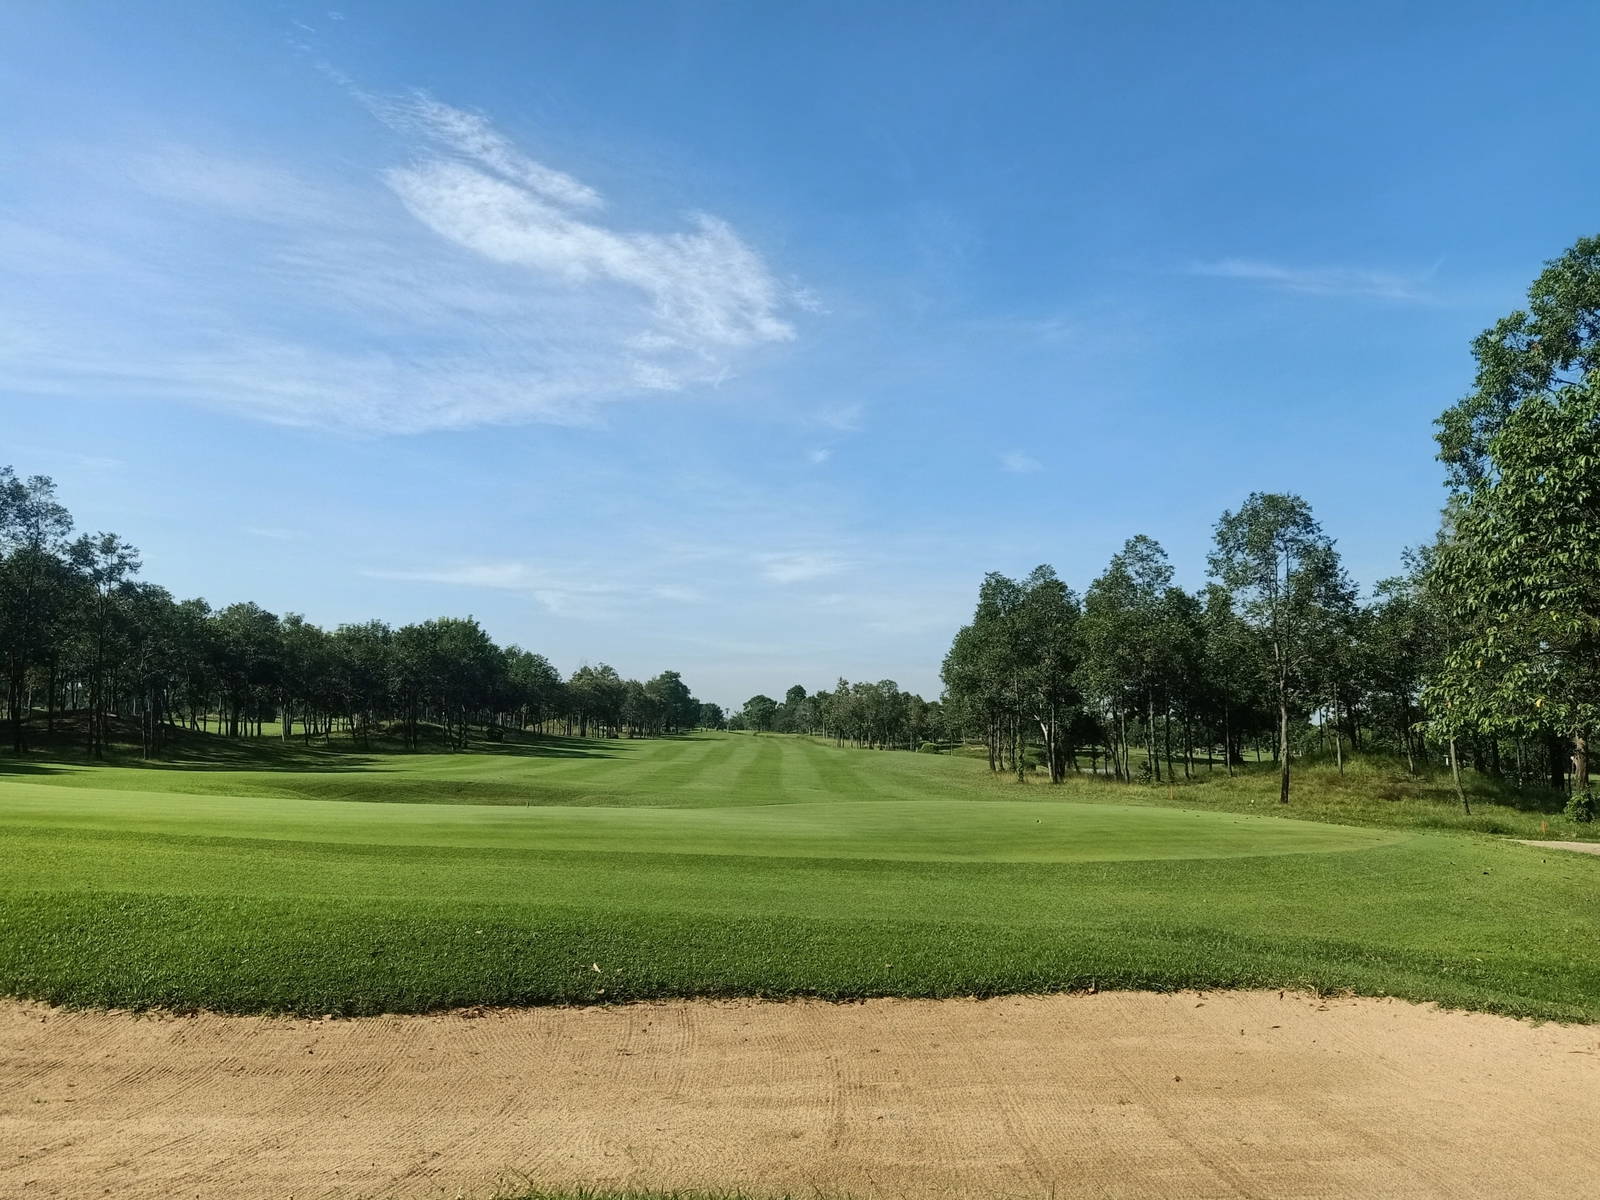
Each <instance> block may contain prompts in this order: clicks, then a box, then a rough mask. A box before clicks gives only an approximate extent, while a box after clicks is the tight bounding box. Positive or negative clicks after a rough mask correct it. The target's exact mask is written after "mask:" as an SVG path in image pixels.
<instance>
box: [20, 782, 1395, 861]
mask: <svg viewBox="0 0 1600 1200" xmlns="http://www.w3.org/2000/svg"><path fill="white" fill-rule="evenodd" d="M5 801H6V803H5V814H4V817H3V818H0V820H5V821H6V822H8V823H13V822H14V823H21V824H26V825H30V826H34V827H36V828H38V827H44V828H61V829H69V828H70V829H74V830H80V831H86V830H104V831H116V832H119V833H152V834H167V835H177V836H188V837H204V838H247V839H272V840H283V841H298V842H318V843H335V844H343V845H348V844H352V843H358V844H364V845H373V846H440V847H451V848H455V849H471V848H484V849H506V850H510V849H518V850H538V851H562V850H568V851H585V852H600V853H615V854H629V853H632V854H723V855H755V856H760V857H771V858H853V859H873V858H879V859H895V860H899V861H909V862H916V861H941V860H944V861H958V862H1031V863H1044V862H1117V861H1127V860H1135V859H1158V858H1162V859H1164V858H1237V857H1244V856H1249V855H1258V854H1302V853H1318V852H1325V851H1337V850H1365V849H1370V848H1372V847H1374V846H1381V845H1386V844H1388V843H1390V842H1393V841H1395V840H1397V839H1398V838H1399V837H1401V836H1403V835H1399V834H1394V833H1389V832H1385V831H1379V830H1371V829H1356V828H1351V827H1347V826H1340V825H1322V824H1316V823H1313V822H1309V821H1292V820H1284V819H1281V818H1272V817H1247V816H1240V815H1237V814H1232V813H1207V812H1195V811H1185V810H1179V809H1164V808H1137V807H1132V806H1124V805H1108V804H1073V803H1070V802H1054V803H1035V802H1028V801H1010V800H987V801H952V800H926V801H904V800H900V801H896V800H885V801H881V802H879V803H875V804H838V803H822V804H818V803H799V804H774V805H766V806H747V807H740V808H685V809H669V808H616V807H597V808H575V807H559V808H541V807H526V808H506V807H499V806H495V807H488V806H485V807H474V806H464V805H451V806H428V805H417V804H389V805H365V804H362V805H353V804H352V805H346V804H328V803H323V802H318V801H314V800H296V799H285V798H282V797H251V796H204V795H169V794H162V793H152V792H130V791H113V790H95V789H87V788H85V789H73V790H71V791H64V790H63V789H60V788H56V787H51V786H49V785H44V784H9V785H7V786H6V789H5Z"/></svg>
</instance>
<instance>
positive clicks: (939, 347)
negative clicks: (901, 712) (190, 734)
mask: <svg viewBox="0 0 1600 1200" xmlns="http://www.w3.org/2000/svg"><path fill="white" fill-rule="evenodd" d="M1597 35H1600V7H1597V6H1595V5H1594V4H1592V3H1587V2H1584V3H1571V4H1562V3H1544V4H1539V5H1532V6H1526V7H1524V8H1522V9H1520V10H1516V11H1515V12H1513V11H1512V10H1509V9H1507V8H1506V7H1505V6H1504V5H1498V4H1496V5H1487V4H1473V3H1452V4H1439V5H1417V4H1410V5H1407V4H1393V3H1385V4H1355V3H1353V4H1343V5H1325V6H1320V7H1319V9H1317V10H1313V8H1312V7H1311V6H1305V5H1288V4H1279V3H1272V4H1226V5H1220V4H1219V5H1191V4H1125V5H1069V4H1063V3H1049V4H1026V3H1008V4H1002V5H992V4H977V3H972V4H954V5H951V4H947V5H928V4H915V5H913V4H821V3H811V4H795V5H769V4H733V3H727V4H675V3H650V4H622V3H605V4H594V3H582V4H580V3H568V4H536V3H516V4H511V3H507V4H467V3H450V4H416V3H413V4H407V3H396V2H389V3H384V4H371V3H342V2H341V3H340V4H339V7H338V8H337V9H334V10H330V9H329V8H327V7H315V6H309V5H307V6H299V5H295V4H260V3H225V2H221V0H212V2H210V3H205V4H199V3H196V4H178V3H169V4H161V5H154V6H143V5H127V4H121V3H75V4H72V5H44V4H31V5H12V6H8V7H7V8H6V9H5V10H4V11H3V12H0V44H4V45H5V46H6V47H7V48H8V53H7V54H5V55H4V56H0V106H3V111H5V112H6V114H7V121H6V133H5V135H4V138H3V139H0V277H3V280H4V286H3V287H0V416H3V425H0V462H11V463H13V464H14V465H15V466H16V467H17V468H18V469H19V470H20V471H24V472H30V473H31V472H36V471H37V472H44V473H48V474H51V475H53V476H55V477H56V479H57V481H58V483H59V485H60V488H61V491H62V493H63V496H64V498H65V499H66V500H67V502H68V503H69V505H70V506H71V507H72V509H73V510H74V512H75V513H76V514H77V516H78V517H79V520H80V523H81V524H82V525H83V526H84V527H86V528H90V529H96V528H111V529H115V530H117V531H118V532H121V533H123V534H124V535H125V536H127V537H129V538H130V539H131V540H133V541H134V542H135V543H136V544H137V545H139V546H140V547H141V549H142V550H143V551H144V557H145V563H146V574H147V575H148V576H149V577H151V578H153V579H155V580H157V581H159V582H162V583H164V584H166V585H168V586H169V587H171V588H172V589H173V590H174V591H175V592H177V593H179V594H180V595H203V596H205V597H206V598H207V599H209V600H211V601H212V602H213V603H215V604H223V603H227V602H231V601H233V600H237V599H254V600H257V601H259V602H260V603H263V604H265V605H267V606H268V607H271V608H274V609H276V610H278V611H301V612H304V613H305V614H306V615H307V616H309V617H311V618H312V619H314V620H317V621H320V622H324V623H328V624H333V623H337V622H339V621H344V620H356V619H365V618H367V617H370V616H381V617H385V618H388V619H390V620H393V621H407V620H415V619H420V618H423V617H427V616H431V615H437V614H439V613H446V612H448V613H455V614H463V613H472V614H475V615H476V616H478V617H479V619H480V620H482V621H483V622H484V623H485V624H486V625H487V626H488V627H489V629H490V630H491V631H492V632H493V633H494V634H495V635H496V636H497V637H498V638H500V639H501V640H503V641H517V642H519V643H521V644H523V645H526V646H529V647H532V648H535V649H539V650H541V651H543V652H545V653H547V654H548V655H549V656H550V657H551V658H552V660H553V661H555V662H556V663H557V665H558V666H560V667H561V668H562V669H563V670H571V669H572V668H573V667H575V666H576V665H578V664H579V663H580V662H582V661H599V660H605V661H609V662H612V663H613V664H614V665H616V666H617V667H618V669H619V670H622V671H623V672H624V673H626V674H633V675H641V676H642V675H646V674H650V673H654V672H655V671H657V670H660V669H662V668H664V667H674V668H677V669H679V670H681V671H683V672H684V674H685V676H686V678H687V679H688V680H689V682H690V684H691V685H692V686H693V687H694V688H695V689H696V690H697V692H699V694H701V695H703V696H706V697H709V698H714V699H720V700H723V701H739V700H742V699H743V698H744V697H745V696H746V695H749V694H750V693H751V692H753V691H756V690H758V689H759V690H766V691H769V692H776V691H780V690H781V689H782V688H783V687H785V686H787V685H788V684H789V683H791V682H795V681H800V682H803V683H805V684H806V685H807V686H817V685H826V684H829V683H831V681H832V679H833V678H834V677H835V676H836V675H839V674H841V673H843V674H846V675H848V676H849V677H851V678H863V677H864V678H874V679H876V678H884V677H887V678H893V679H896V680H898V681H900V683H901V684H902V685H903V686H907V687H911V688H915V689H918V690H921V691H923V692H924V693H926V694H930V695H931V694H936V693H937V691H938V683H937V672H938V663H939V659H940V657H941V656H942V654H943V651H944V649H945V647H946V646H947V644H948V640H949V637H950V635H951V633H952V632H953V631H954V629H955V627H956V626H957V625H959V624H960V623H961V622H962V621H964V620H965V619H966V618H967V616H968V615H969V612H970V606H971V601H972V597H973V594H974V592H975V589H976V585H977V583H978V580H979V578H980V577H981V575H982V573H983V572H984V571H986V570H991V569H995V570H1004V571H1008V572H1013V573H1020V572H1024V571H1026V570H1028V569H1029V568H1030V567H1031V566H1033V565H1034V564H1035V563H1038V562H1041V561H1045V562H1051V563H1053V564H1055V565H1056V566H1057V568H1058V569H1059V570H1060V571H1061V572H1062V574H1063V575H1064V576H1065V577H1066V578H1067V579H1068V580H1069V582H1071V583H1072V584H1073V585H1074V586H1076V587H1078V588H1080V589H1081V588H1082V587H1083V586H1085V585H1086V584H1087V583H1088V582H1089V581H1090V580H1091V579H1092V578H1093V577H1094V575H1095V574H1097V573H1098V572H1099V570H1100V569H1101V568H1102V567H1103V565H1104V563H1105V561H1106V560H1107V558H1109V556H1110V555H1111V554H1112V553H1114V552H1115V550H1116V549H1117V548H1118V547H1119V546H1120V544H1121V542H1122V541H1123V540H1124V539H1125V538H1126V537H1128V536H1130V535H1132V534H1134V533H1147V534H1149V535H1150V536H1152V537H1155V538H1156V539H1158V540H1159V541H1160V542H1161V543H1162V544H1163V545H1165V546H1166V547H1167V549H1168V551H1169V552H1170V554H1171V556H1172V558H1173V561H1174V563H1175V564H1176V566H1177V568H1178V572H1179V577H1180V579H1181V580H1182V581H1183V582H1185V583H1187V584H1189V585H1191V586H1193V585H1198V584H1199V583H1200V582H1201V581H1202V580H1203V577H1204V559H1205V552H1206V549H1207V546H1208V543H1209V538H1210V528H1211V525H1212V523H1213V522H1214V521H1215V519H1216V517H1217V516H1218V515H1219V514H1220V512H1221V511H1222V510H1223V509H1224V508H1227V507H1230V506H1232V505H1235V504H1237V503H1238V501H1239V500H1240V499H1242V498H1243V496H1244V495H1245V494H1246V493H1247V492H1249V491H1250V490H1252V489H1264V490H1277V489H1290V490H1295V491H1298V492H1300V493H1301V494H1303V495H1305V496H1306V498H1307V499H1308V500H1310V501H1311V503H1312V505H1313V507H1314V509H1315V510H1316V512H1317V514H1318V515H1319V517H1320V518H1321V519H1322V521H1323V524H1324V526H1325V528H1327V530H1328V531H1329V532H1330V533H1331V534H1332V535H1334V536H1335V537H1336V538H1337V539H1338V540H1339V545H1340V548H1341V549H1342V551H1343V552H1344V554H1345V558H1346V561H1347V564H1348V565H1349V567H1350V568H1351V570H1352V572H1353V573H1354V574H1355V575H1356V576H1357V578H1358V579H1360V580H1362V581H1363V582H1365V583H1370V582H1372V581H1373V580H1374V579H1376V578H1378V577H1380V576H1382V575H1384V574H1387V573H1390V572H1392V571H1393V570H1394V569H1395V568H1396V566H1397V564H1398V557H1399V552H1400V549H1401V548H1402V547H1403V546H1405V545H1407V544H1410V543H1414V542H1416V541H1419V540H1422V539H1423V538H1425V537H1427V536H1428V535H1429V533H1430V531H1431V529H1432V528H1433V526H1434V523H1435V520H1436V514H1437V509H1438V506H1439V504H1440V502H1441V499H1442V489H1441V483H1440V480H1441V475H1440V471H1439V469H1438V466H1437V464H1436V463H1435V462H1434V461H1433V447H1432V442H1431V422H1432V420H1433V418H1434V417H1435V416H1436V415H1437V413H1438V412H1439V411H1440V410H1441V409H1442V408H1444V407H1445V406H1446V405H1448V404H1449V403H1450V402H1451V401H1452V400H1453V399H1455V398H1456V397H1457V396H1458V395H1459V394H1460V393H1461V392H1462V391H1463V390H1464V389H1465V387H1466V386H1467V384H1468V383H1469V381H1470V376H1471V362H1470V358H1469V355H1468V352H1467V346H1468V342H1469V341H1470V339H1471V337H1472V336H1473V335H1474V334H1475V333H1476V332H1477V331H1478V330H1480V329H1481V328H1483V327H1484V326H1485V325H1487V324H1488V323H1490V322H1491V321H1492V320H1493V319H1494V318H1495V317H1496V316H1498V315H1499V314H1501V313H1503V312H1504V311H1506V310H1508V309H1510V308H1512V307H1515V306H1516V304H1517V303H1518V301H1519V299H1520V297H1521V296H1522V294H1523V292H1524V290H1525V288H1526V286H1527V283H1528V281H1529V280H1530V279H1531V278H1532V276H1533V275H1534V274H1536V273H1537V270H1538V268H1539V265H1540V263H1541V262H1542V261H1543V260H1545V259H1547V258H1549V257H1552V256H1554V255H1555V254H1557V253H1559V252H1560V251H1561V250H1562V249H1564V248H1565V247H1566V246H1567V245H1569V244H1570V243H1571V242H1572V241H1573V240H1574V239H1575V238H1577V237H1578V236H1580V235H1583V234H1588V233H1593V232H1595V231H1596V230H1597V228H1600V203H1597V201H1600V158H1597V157H1596V156H1595V155H1593V154H1587V153H1584V152H1583V148H1582V145H1581V140H1582V139H1583V138H1584V137H1585V136H1587V132H1586V131H1590V130H1593V129H1594V128H1595V127H1596V124H1597V118H1600V111H1597V109H1600V104H1597V101H1596V97H1597V95H1600V92H1597V89H1596V88H1595V86H1594V71H1595V67H1594V62H1595V54H1596V50H1597V48H1600V36H1597Z"/></svg>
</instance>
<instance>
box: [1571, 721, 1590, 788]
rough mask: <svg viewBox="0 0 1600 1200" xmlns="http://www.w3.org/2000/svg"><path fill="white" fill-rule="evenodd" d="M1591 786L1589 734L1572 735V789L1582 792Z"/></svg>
mask: <svg viewBox="0 0 1600 1200" xmlns="http://www.w3.org/2000/svg"><path fill="white" fill-rule="evenodd" d="M1588 786H1589V738H1588V736H1587V734H1584V733H1575V734H1573V735H1572V790H1573V792H1574V793H1577V792H1581V791H1582V790H1583V789H1584V788H1586V787H1588Z"/></svg>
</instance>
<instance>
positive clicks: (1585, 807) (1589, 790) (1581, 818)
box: [1566, 786, 1600, 825]
mask: <svg viewBox="0 0 1600 1200" xmlns="http://www.w3.org/2000/svg"><path fill="white" fill-rule="evenodd" d="M1597 810H1600V801H1597V800H1596V798H1595V791H1594V788H1593V787H1592V786H1589V787H1582V788H1579V789H1577V790H1576V791H1574V792H1573V793H1572V797H1571V799H1569V800H1568V801H1567V807H1566V814H1567V820H1569V821H1575V822H1577V823H1578V824H1579V825H1587V824H1588V823H1589V822H1590V821H1592V820H1594V818H1595V812H1596V811H1597Z"/></svg>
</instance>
